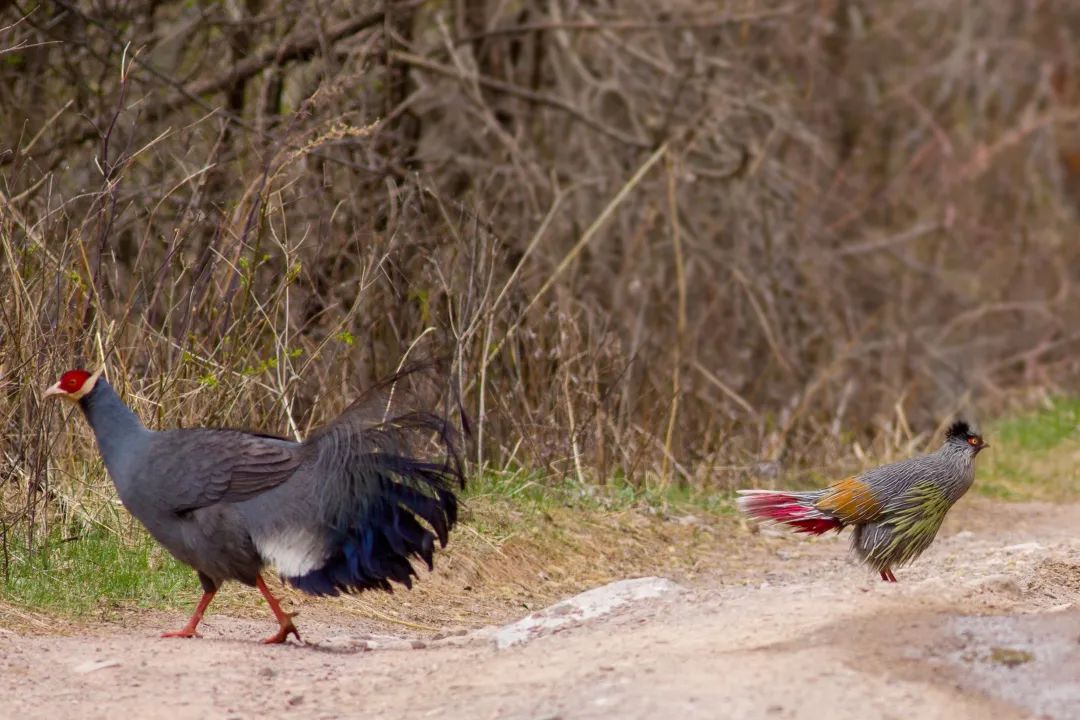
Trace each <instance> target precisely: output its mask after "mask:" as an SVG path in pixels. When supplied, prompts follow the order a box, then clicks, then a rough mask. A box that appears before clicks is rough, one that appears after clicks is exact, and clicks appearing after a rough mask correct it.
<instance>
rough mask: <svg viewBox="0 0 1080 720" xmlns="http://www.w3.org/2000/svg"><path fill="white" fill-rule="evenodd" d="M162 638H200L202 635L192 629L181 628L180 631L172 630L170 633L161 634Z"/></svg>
mask: <svg viewBox="0 0 1080 720" xmlns="http://www.w3.org/2000/svg"><path fill="white" fill-rule="evenodd" d="M161 637H163V638H201V637H202V635H201V634H199V633H197V632H195V630H194V629H193V628H183V629H182V630H174V631H172V632H163V633H161Z"/></svg>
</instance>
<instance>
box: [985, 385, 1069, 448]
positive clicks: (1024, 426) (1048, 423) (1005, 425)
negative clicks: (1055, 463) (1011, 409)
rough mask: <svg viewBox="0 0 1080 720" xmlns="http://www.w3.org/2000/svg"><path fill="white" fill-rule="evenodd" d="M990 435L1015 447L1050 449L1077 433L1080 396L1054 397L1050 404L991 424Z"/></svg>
mask: <svg viewBox="0 0 1080 720" xmlns="http://www.w3.org/2000/svg"><path fill="white" fill-rule="evenodd" d="M993 432H994V436H995V437H997V438H1000V440H1001V442H1002V443H1004V444H1005V445H1006V446H1009V447H1011V448H1013V449H1015V450H1018V451H1023V452H1040V451H1046V450H1052V449H1054V448H1056V447H1057V446H1059V445H1061V444H1062V443H1063V442H1065V441H1066V440H1069V439H1073V440H1075V439H1077V437H1078V434H1080V398H1057V399H1055V400H1053V401H1051V403H1050V407H1048V408H1046V409H1043V410H1039V411H1036V412H1032V413H1027V414H1024V415H1020V416H1018V417H1014V418H1006V419H1003V420H1000V421H998V422H996V423H994V424H993Z"/></svg>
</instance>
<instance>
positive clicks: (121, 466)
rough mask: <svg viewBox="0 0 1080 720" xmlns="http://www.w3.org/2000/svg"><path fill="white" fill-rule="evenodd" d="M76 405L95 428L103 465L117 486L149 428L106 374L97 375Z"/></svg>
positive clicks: (125, 474)
mask: <svg viewBox="0 0 1080 720" xmlns="http://www.w3.org/2000/svg"><path fill="white" fill-rule="evenodd" d="M79 406H80V407H81V408H82V411H83V414H84V415H85V416H86V421H87V422H88V423H90V427H91V428H92V429H93V431H94V437H95V438H96V439H97V444H98V449H99V450H100V451H101V458H102V459H103V460H104V461H105V467H106V469H108V471H109V475H111V476H112V479H113V482H115V483H116V484H117V486H118V487H119V486H120V485H122V484H123V483H124V481H125V479H126V476H127V473H126V472H125V470H126V469H127V464H128V460H130V459H131V457H132V455H133V451H134V450H135V449H136V446H137V445H138V444H139V442H140V441H141V440H143V439H144V438H145V437H147V436H148V435H149V434H150V432H149V431H148V430H147V429H146V428H145V427H143V424H142V422H140V421H139V417H138V416H137V415H136V414H135V413H133V412H132V411H131V408H129V407H128V406H127V405H125V404H124V401H123V400H121V399H120V396H119V395H117V394H116V391H115V390H113V388H112V386H111V385H109V383H108V381H107V380H105V378H98V381H97V382H96V383H95V384H94V389H93V390H91V391H90V392H89V393H87V394H86V395H84V396H83V397H82V398H81V399H80V400H79Z"/></svg>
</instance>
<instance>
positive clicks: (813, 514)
mask: <svg viewBox="0 0 1080 720" xmlns="http://www.w3.org/2000/svg"><path fill="white" fill-rule="evenodd" d="M819 498H820V495H819V493H813V492H810V493H792V492H784V491H778V490H740V491H739V498H738V500H736V505H737V506H738V508H739V510H741V511H742V512H743V513H744V514H746V515H748V516H750V517H752V518H754V519H755V520H760V521H762V522H768V523H778V524H781V525H787V526H788V527H790V528H791V529H793V530H794V531H795V532H800V533H807V534H809V535H823V534H824V533H827V532H829V531H830V530H836V531H837V532H839V531H840V530H841V529H843V527H844V523H843V522H842V521H840V520H838V519H837V518H834V517H832V516H830V515H826V514H825V513H823V512H822V511H821V510H818V509H817V508H816V507H814V503H815V502H817V501H818V499H819Z"/></svg>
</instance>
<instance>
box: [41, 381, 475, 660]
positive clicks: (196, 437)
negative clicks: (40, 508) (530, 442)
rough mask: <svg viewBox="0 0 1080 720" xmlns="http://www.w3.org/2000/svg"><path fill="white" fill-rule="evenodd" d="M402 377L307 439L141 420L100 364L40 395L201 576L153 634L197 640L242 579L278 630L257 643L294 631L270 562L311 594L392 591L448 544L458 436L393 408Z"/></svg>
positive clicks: (458, 475)
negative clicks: (166, 627)
mask: <svg viewBox="0 0 1080 720" xmlns="http://www.w3.org/2000/svg"><path fill="white" fill-rule="evenodd" d="M400 379H402V378H401V377H399V378H396V379H395V380H394V381H393V382H391V383H388V384H384V385H381V386H379V387H378V388H376V389H375V390H373V391H372V392H369V393H367V394H365V396H364V397H362V398H361V399H360V400H358V401H357V402H355V403H353V404H352V405H351V406H349V408H347V409H346V410H345V411H344V412H343V413H342V414H341V415H340V416H339V417H337V418H336V419H335V420H333V421H332V422H330V423H329V424H327V425H326V426H324V427H322V428H321V429H319V430H318V431H316V432H314V433H313V434H312V435H311V436H310V437H308V438H307V439H306V440H304V441H303V442H294V441H292V440H288V439H285V438H281V437H276V436H274V435H269V434H263V433H256V432H244V431H240V430H228V429H217V428H190V429H177V430H164V431H160V432H157V431H153V430H149V429H147V428H146V427H144V426H143V424H142V422H140V421H139V418H138V417H137V416H136V415H135V413H134V412H132V411H131V409H130V408H128V407H127V405H125V404H124V402H123V401H122V400H121V399H120V397H119V396H118V395H117V394H116V391H115V390H113V388H112V386H111V385H110V384H109V383H108V381H107V380H106V379H105V378H103V377H101V370H98V371H97V372H95V373H90V372H87V371H86V370H81V369H77V370H70V371H68V372H66V373H64V374H63V375H62V376H61V377H60V380H59V382H57V383H56V384H55V385H52V386H51V387H49V388H48V389H47V390H45V396H55V397H60V398H64V399H65V400H69V401H71V402H72V403H77V404H78V405H79V407H80V408H81V409H82V412H83V414H84V415H85V417H86V420H87V422H88V423H90V427H91V428H92V429H93V431H94V436H95V438H96V439H97V444H98V448H99V449H100V451H101V457H102V459H103V460H104V461H105V467H106V469H107V470H108V472H109V475H110V477H111V478H112V480H113V483H114V484H115V485H116V490H117V493H118V495H119V496H120V500H121V501H122V502H123V504H124V506H125V507H126V508H127V509H128V510H129V511H130V512H131V514H132V515H134V516H135V517H136V518H137V519H138V520H139V521H140V522H141V523H142V524H143V525H144V526H145V527H146V529H147V530H148V531H149V532H150V534H151V535H152V536H153V537H154V538H155V539H156V540H157V541H158V542H160V543H161V544H162V545H163V546H164V547H165V548H166V549H167V550H168V551H169V552H170V553H172V554H173V556H175V557H176V558H177V559H178V560H180V561H181V562H183V563H186V564H187V565H190V566H191V567H192V568H194V569H195V571H196V572H197V573H198V576H199V582H200V583H201V584H202V588H203V595H202V598H201V599H200V600H199V603H198V605H197V606H196V609H195V612H194V614H193V615H192V616H191V619H190V620H189V621H188V623H187V625H185V626H184V627H183V628H181V629H180V630H178V631H176V632H170V633H164V634H163V637H195V636H197V635H198V633H197V632H196V628H197V627H198V625H199V621H200V620H202V617H203V613H204V612H205V611H206V608H207V606H208V605H209V604H210V601H211V600H212V599H213V597H214V594H215V593H216V592H217V590H218V588H219V587H221V584H222V583H223V582H225V581H226V580H238V581H240V582H242V583H244V584H246V585H249V586H254V587H256V588H258V590H259V592H261V593H262V594H263V596H264V597H265V598H266V601H267V603H269V605H270V609H271V610H272V611H273V613H274V616H275V618H277V621H278V631H277V633H275V634H274V635H272V636H271V637H269V638H267V639H266V640H265V642H267V643H281V642H285V640H286V639H287V638H288V636H289V635H290V634H292V635H295V636H296V639H297V640H299V639H300V633H298V632H297V630H296V627H295V625H293V621H292V614H290V613H287V612H285V611H283V610H282V609H281V606H280V604H279V603H278V601H277V599H275V598H274V596H273V595H272V594H271V592H270V590H269V589H268V588H267V587H266V584H265V583H264V582H263V579H262V574H261V573H262V571H263V569H264V568H265V567H266V566H268V565H273V566H274V567H276V569H277V571H278V572H279V573H280V574H281V577H282V579H283V580H284V581H285V582H287V583H289V584H290V585H292V586H293V587H296V588H299V589H300V590H302V591H304V592H307V593H310V594H312V595H337V594H339V593H342V592H345V593H352V592H359V591H362V590H368V589H380V590H385V591H388V592H389V591H392V587H391V584H390V583H391V581H394V582H397V583H401V584H402V585H404V586H405V587H412V578H413V576H415V575H416V571H415V569H414V568H413V565H412V563H411V562H410V559H411V558H417V559H420V560H423V561H424V562H425V563H426V564H427V566H428V568H429V569H430V568H431V567H432V554H433V551H434V549H435V540H436V538H437V539H438V541H439V543H440V544H441V545H442V546H443V547H445V546H446V542H447V536H448V533H449V531H450V529H451V528H452V527H453V526H454V523H455V522H456V520H457V506H458V503H457V498H456V496H455V494H454V489H455V487H456V486H463V484H464V477H463V475H462V471H461V464H460V460H459V455H458V453H457V449H456V445H455V440H454V436H453V433H452V431H451V428H450V427H449V424H448V423H447V422H446V421H445V420H444V419H443V418H440V417H438V416H437V415H435V414H433V413H430V412H422V411H395V412H391V408H392V407H395V408H396V407H397V406H398V398H395V396H394V395H395V392H396V391H397V385H398V380H400ZM402 384H404V383H402ZM397 394H398V395H399V396H400V395H402V394H404V390H401V391H400V392H398V393H397ZM421 446H425V447H426V448H427V449H428V450H429V452H427V453H424V452H423V451H422V448H421ZM417 455H426V456H434V457H435V458H436V459H434V460H424V459H419V458H418V457H416V456H417ZM421 521H423V523H426V526H425V525H424V524H421Z"/></svg>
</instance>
